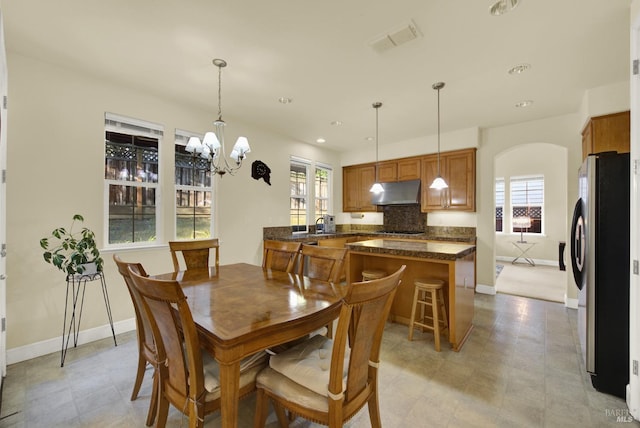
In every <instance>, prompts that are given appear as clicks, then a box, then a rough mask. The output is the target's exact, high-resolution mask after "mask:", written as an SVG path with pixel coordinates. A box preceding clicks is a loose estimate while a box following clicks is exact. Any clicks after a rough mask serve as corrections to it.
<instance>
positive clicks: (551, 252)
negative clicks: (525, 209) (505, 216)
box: [495, 143, 569, 265]
mask: <svg viewBox="0 0 640 428" xmlns="http://www.w3.org/2000/svg"><path fill="white" fill-rule="evenodd" d="M567 151H568V150H567V147H561V146H554V145H551V144H545V143H531V144H522V145H518V146H515V147H513V148H510V149H507V150H505V151H504V152H502V153H499V154H498V155H496V157H495V177H496V178H498V177H501V178H504V180H505V194H506V201H505V203H506V204H507V206H505V212H510V211H509V207H510V202H509V199H510V198H509V178H510V177H517V176H527V175H540V174H541V175H543V176H544V212H543V223H544V230H543V234H542V235H533V234H531V235H525V236H524V239H525V240H526V241H527V242H531V243H534V244H535V245H534V246H533V247H532V248H531V249H530V250H529V252H528V253H527V256H529V257H531V258H533V259H538V260H545V261H549V262H554V263H555V264H556V265H557V260H558V242H559V241H565V242H566V237H567V236H568V233H569V232H568V231H567V217H566V213H567V209H568V208H567V206H568V204H567V196H568V195H567V178H568V177H567ZM503 230H504V232H503V233H496V256H497V257H507V258H513V257H515V256H516V255H517V253H518V252H517V251H516V249H515V248H514V247H513V244H512V242H513V241H516V240H520V237H521V235H520V233H511V232H510V228H509V225H508V222H505V225H504V228H503Z"/></svg>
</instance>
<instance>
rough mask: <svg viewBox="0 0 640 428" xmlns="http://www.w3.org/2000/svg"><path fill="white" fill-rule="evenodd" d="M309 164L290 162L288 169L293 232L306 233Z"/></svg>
mask: <svg viewBox="0 0 640 428" xmlns="http://www.w3.org/2000/svg"><path fill="white" fill-rule="evenodd" d="M308 168H309V164H308V163H305V162H304V161H300V160H294V159H292V160H291V164H290V168H289V186H290V189H291V192H290V193H291V196H290V198H289V201H290V202H289V203H290V213H291V214H290V217H291V230H292V231H293V232H306V231H307V206H308V205H307V198H308V195H307V190H308V185H307V176H308V173H307V171H308Z"/></svg>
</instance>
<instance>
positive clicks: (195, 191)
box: [175, 129, 212, 239]
mask: <svg viewBox="0 0 640 428" xmlns="http://www.w3.org/2000/svg"><path fill="white" fill-rule="evenodd" d="M189 137H198V138H200V139H202V135H197V134H194V133H191V132H187V131H182V130H179V129H176V134H175V141H176V142H175V185H176V239H204V238H210V237H211V199H212V198H211V197H212V192H211V171H210V169H209V164H208V162H207V160H206V159H203V158H201V157H199V156H195V157H194V156H193V155H192V154H191V153H188V152H187V151H185V147H186V145H187V142H188V141H189Z"/></svg>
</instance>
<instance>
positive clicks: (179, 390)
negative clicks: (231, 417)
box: [129, 269, 263, 427]
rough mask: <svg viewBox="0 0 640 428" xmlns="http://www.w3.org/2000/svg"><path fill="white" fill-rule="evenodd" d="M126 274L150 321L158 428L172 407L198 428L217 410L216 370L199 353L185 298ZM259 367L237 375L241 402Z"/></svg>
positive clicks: (170, 284) (174, 287) (164, 283)
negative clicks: (153, 351) (206, 417)
mask: <svg viewBox="0 0 640 428" xmlns="http://www.w3.org/2000/svg"><path fill="white" fill-rule="evenodd" d="M129 272H130V275H131V278H132V280H133V284H134V286H135V288H136V290H137V291H138V293H139V295H140V296H141V300H142V303H143V307H144V309H145V310H146V311H147V315H148V316H149V320H150V324H151V331H152V333H153V337H154V341H155V344H156V350H157V360H158V365H157V367H158V374H159V394H158V411H157V416H156V418H157V425H156V426H157V427H164V426H165V425H166V421H167V416H168V412H169V405H170V404H171V405H173V406H174V407H175V408H176V409H178V410H179V411H181V412H183V413H184V414H186V415H188V416H189V426H190V427H196V426H197V427H201V426H203V423H204V416H205V415H207V414H210V413H212V412H214V411H216V410H218V409H219V408H220V382H219V379H218V373H219V368H218V366H217V363H216V362H215V361H214V360H213V359H212V358H211V357H210V356H209V355H208V354H207V353H206V352H203V351H201V348H200V340H199V338H198V331H197V329H196V325H195V322H194V321H193V317H192V314H191V310H190V309H189V305H188V304H187V298H186V296H185V295H184V293H183V291H182V288H181V287H180V284H179V283H178V282H177V281H173V280H157V279H153V278H149V277H144V276H141V275H138V274H136V273H135V272H133V269H130V270H129ZM243 361H245V360H243ZM242 366H243V364H242V362H241V367H242ZM262 367H263V365H260V364H259V363H258V362H255V364H253V365H252V366H250V367H247V368H246V370H244V371H242V370H241V373H240V394H239V396H240V397H244V396H245V395H247V394H249V393H250V392H252V391H253V390H254V389H255V377H256V374H257V372H258V371H259V370H260V369H261V368H262Z"/></svg>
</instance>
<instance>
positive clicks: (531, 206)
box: [509, 174, 546, 236]
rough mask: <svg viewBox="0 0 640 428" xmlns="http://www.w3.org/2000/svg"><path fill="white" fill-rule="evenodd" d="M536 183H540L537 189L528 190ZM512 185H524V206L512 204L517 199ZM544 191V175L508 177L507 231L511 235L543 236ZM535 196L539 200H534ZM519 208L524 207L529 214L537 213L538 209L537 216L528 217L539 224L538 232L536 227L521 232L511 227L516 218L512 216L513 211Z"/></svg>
mask: <svg viewBox="0 0 640 428" xmlns="http://www.w3.org/2000/svg"><path fill="white" fill-rule="evenodd" d="M537 182H539V183H540V186H539V187H537V188H536V187H534V188H532V189H531V190H529V188H528V185H529V184H535V183H537ZM514 183H526V186H527V188H526V189H525V190H524V198H525V202H524V204H522V203H518V204H515V203H514V199H515V200H517V199H519V198H518V195H515V196H516V197H514V187H516V186H514ZM544 189H545V185H544V175H542V174H535V175H524V176H512V177H509V217H510V218H509V231H510V233H511V234H513V235H517V234H521V233H524V234H525V235H530V236H544V235H545V223H546V222H545V209H544ZM516 191H517V190H516ZM517 192H521V191H517ZM536 193H539V195H536ZM536 196H539V199H536ZM521 207H524V208H525V209H526V210H527V211H528V213H529V214H531V212H532V210H536V211H537V209H538V208H539V210H540V215H539V216H531V215H529V217H531V218H532V220H533V221H534V222H535V221H537V222H538V223H539V231H536V229H538V227H537V226H532V227H529V228H526V229H525V230H522V231H521V229H520V228H516V227H515V226H514V225H513V219H514V218H515V217H517V216H515V215H514V210H515V209H518V208H521ZM514 229H518V230H514ZM532 229H533V230H532Z"/></svg>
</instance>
